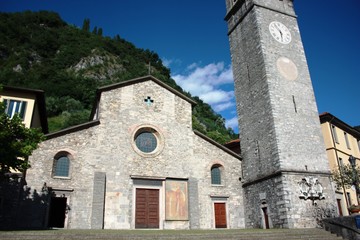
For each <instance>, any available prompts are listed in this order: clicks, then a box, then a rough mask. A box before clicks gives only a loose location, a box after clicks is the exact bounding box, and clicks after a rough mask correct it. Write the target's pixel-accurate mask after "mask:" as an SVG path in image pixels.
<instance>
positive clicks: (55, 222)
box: [48, 197, 67, 228]
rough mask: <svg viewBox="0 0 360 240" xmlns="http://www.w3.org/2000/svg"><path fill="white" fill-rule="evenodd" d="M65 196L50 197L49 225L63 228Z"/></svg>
mask: <svg viewBox="0 0 360 240" xmlns="http://www.w3.org/2000/svg"><path fill="white" fill-rule="evenodd" d="M66 200H67V199H66V198H64V197H52V198H51V202H50V212H49V224H48V226H49V227H57V228H63V227H64V223H65V214H66Z"/></svg>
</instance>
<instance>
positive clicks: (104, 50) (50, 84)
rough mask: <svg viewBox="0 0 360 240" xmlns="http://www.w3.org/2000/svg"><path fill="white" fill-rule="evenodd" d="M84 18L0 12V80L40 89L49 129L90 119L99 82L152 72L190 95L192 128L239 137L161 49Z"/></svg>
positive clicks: (222, 139) (214, 136)
mask: <svg viewBox="0 0 360 240" xmlns="http://www.w3.org/2000/svg"><path fill="white" fill-rule="evenodd" d="M102 31H103V30H102V28H101V27H98V26H95V27H93V28H92V29H91V27H90V20H89V19H84V24H83V27H82V29H79V28H77V27H75V26H73V25H69V24H67V23H66V22H64V21H63V20H62V19H61V17H60V16H59V15H58V14H57V13H54V12H47V11H40V12H30V11H27V12H22V13H0V84H3V85H8V86H16V87H26V88H33V89H42V90H44V91H45V94H46V108H47V114H48V121H49V129H50V132H53V131H57V130H60V129H64V128H66V127H69V126H73V125H76V124H80V123H83V122H86V121H88V118H89V115H90V109H91V107H92V104H93V100H94V97H95V90H96V88H97V87H99V86H104V85H108V84H111V83H115V82H121V81H124V80H129V79H132V78H136V77H141V76H145V75H148V73H149V62H150V63H151V75H153V76H154V77H156V78H158V79H160V80H162V81H163V82H165V83H166V84H168V85H170V86H171V87H173V88H175V89H176V90H178V91H180V92H182V93H184V94H186V95H187V96H189V97H192V98H193V99H194V100H195V101H196V102H197V103H198V104H197V106H196V107H195V108H194V111H193V128H194V129H196V130H198V131H200V132H202V133H204V134H206V135H207V136H209V137H211V138H212V139H214V140H216V141H218V142H219V143H225V142H227V141H230V140H232V139H235V138H236V137H237V135H236V134H234V132H233V130H232V129H226V127H225V120H224V118H223V117H222V116H221V115H219V114H217V113H215V112H214V111H213V110H212V108H211V107H210V105H208V104H206V103H204V102H203V101H202V100H201V99H200V98H198V97H196V96H191V95H190V93H187V92H184V91H183V90H182V89H181V88H180V87H179V86H178V85H177V84H176V83H175V81H174V80H173V79H172V78H171V77H170V69H168V68H166V67H165V66H164V65H163V64H162V61H161V59H160V58H159V56H158V54H157V53H155V52H153V51H150V50H148V49H140V48H137V47H136V46H134V45H133V44H132V43H130V42H128V41H126V40H125V39H122V38H121V37H120V36H119V35H116V36H114V37H112V38H111V37H107V36H102Z"/></svg>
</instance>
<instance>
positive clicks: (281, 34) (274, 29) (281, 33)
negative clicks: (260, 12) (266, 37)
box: [269, 21, 291, 44]
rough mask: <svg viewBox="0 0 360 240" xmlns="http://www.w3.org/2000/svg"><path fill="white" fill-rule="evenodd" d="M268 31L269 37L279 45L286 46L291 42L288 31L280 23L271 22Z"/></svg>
mask: <svg viewBox="0 0 360 240" xmlns="http://www.w3.org/2000/svg"><path fill="white" fill-rule="evenodd" d="M269 31H270V33H271V36H273V38H275V40H276V41H278V42H279V43H282V44H288V43H290V42H291V33H290V31H289V29H288V28H287V27H286V26H285V25H284V24H282V23H281V22H277V21H274V22H271V23H270V24H269Z"/></svg>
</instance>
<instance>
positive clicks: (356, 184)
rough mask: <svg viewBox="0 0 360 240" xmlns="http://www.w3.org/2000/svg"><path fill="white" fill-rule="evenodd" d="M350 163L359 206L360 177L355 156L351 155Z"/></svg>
mask: <svg viewBox="0 0 360 240" xmlns="http://www.w3.org/2000/svg"><path fill="white" fill-rule="evenodd" d="M349 162H350V164H351V167H352V174H353V177H352V180H353V185H354V186H355V192H356V201H357V204H358V205H359V176H358V173H357V171H356V158H355V157H354V156H352V155H350V157H349Z"/></svg>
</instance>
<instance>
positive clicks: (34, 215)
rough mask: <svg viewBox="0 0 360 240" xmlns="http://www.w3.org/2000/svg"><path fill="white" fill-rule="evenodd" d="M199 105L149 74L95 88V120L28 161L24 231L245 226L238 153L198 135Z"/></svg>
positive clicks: (53, 138) (54, 137) (58, 136)
mask: <svg viewBox="0 0 360 240" xmlns="http://www.w3.org/2000/svg"><path fill="white" fill-rule="evenodd" d="M193 104H194V102H193V101H192V100H191V99H189V98H187V97H186V96H184V95H182V94H181V93H179V92H177V91H175V90H173V89H172V88H170V87H168V86H167V85H165V84H164V83H162V82H161V81H159V80H158V79H156V78H154V77H152V76H147V77H142V78H138V79H133V80H130V81H127V82H123V83H119V84H115V85H111V86H107V87H103V88H100V89H98V92H97V104H96V106H95V108H94V111H93V120H92V121H90V122H89V123H86V124H83V125H81V126H77V127H74V128H70V129H67V130H64V131H60V132H57V133H53V134H49V135H48V136H47V140H46V141H44V142H42V143H41V145H40V147H39V148H38V149H37V150H35V151H34V153H33V155H32V156H31V157H30V164H31V166H32V167H31V168H30V169H29V170H28V171H27V174H26V181H27V185H26V187H27V192H28V193H29V195H31V196H32V198H33V200H34V201H31V205H26V203H24V204H23V206H22V208H23V209H24V212H23V213H26V214H25V216H26V217H25V218H24V219H23V220H24V224H25V222H26V223H27V224H30V223H31V224H30V226H29V225H28V226H26V227H31V228H41V227H60V228H62V227H63V228H81V229H90V228H92V229H101V228H105V229H137V228H155V229H212V228H244V227H245V222H244V209H243V198H242V196H243V194H242V187H241V182H240V181H239V179H241V172H242V171H241V159H240V156H239V155H238V154H236V153H234V152H232V151H230V150H228V149H227V148H224V147H223V146H221V145H219V144H217V143H215V142H214V141H212V140H211V139H209V138H207V137H206V136H204V135H202V134H201V133H198V132H194V131H193V129H192V106H193ZM34 196H35V197H34ZM36 196H37V197H36ZM36 199H41V201H39V204H38V206H36V204H34V202H35V200H36ZM40 203H45V204H40ZM29 204H30V203H29ZM30 209H32V211H31V212H30ZM26 211H29V212H26ZM26 218H29V219H26Z"/></svg>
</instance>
